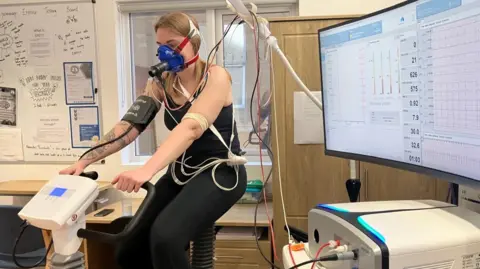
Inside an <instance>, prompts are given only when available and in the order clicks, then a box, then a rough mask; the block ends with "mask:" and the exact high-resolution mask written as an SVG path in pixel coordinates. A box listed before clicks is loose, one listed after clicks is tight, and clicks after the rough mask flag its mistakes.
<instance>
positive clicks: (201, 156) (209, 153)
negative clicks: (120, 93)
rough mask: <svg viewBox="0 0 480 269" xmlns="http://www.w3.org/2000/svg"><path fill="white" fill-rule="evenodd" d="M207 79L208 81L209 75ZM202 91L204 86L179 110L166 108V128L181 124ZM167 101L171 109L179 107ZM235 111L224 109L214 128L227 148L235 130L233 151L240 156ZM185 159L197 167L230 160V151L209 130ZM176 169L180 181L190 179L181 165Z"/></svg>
mask: <svg viewBox="0 0 480 269" xmlns="http://www.w3.org/2000/svg"><path fill="white" fill-rule="evenodd" d="M206 79H208V75H207V77H206ZM203 85H206V83H204V84H203ZM202 90H203V86H202V88H200V89H199V90H198V91H197V92H196V94H195V95H194V96H193V98H192V101H187V103H186V104H185V105H184V106H183V107H182V108H180V109H178V110H169V109H168V108H167V107H165V109H166V110H168V111H165V114H164V122H165V126H166V127H167V128H168V129H169V130H170V131H171V130H173V128H175V126H177V122H178V123H180V122H181V120H182V118H183V116H185V114H186V113H187V112H188V110H189V109H190V107H191V106H192V102H193V101H194V100H195V99H196V98H197V97H198V96H199V95H200V93H201V91H202ZM166 100H167V102H168V105H169V106H170V107H171V108H175V107H178V105H177V104H175V103H174V102H173V100H171V99H170V98H168V97H167V98H166ZM233 109H234V108H233V104H231V105H229V106H226V107H223V108H222V110H221V111H220V114H219V115H218V117H217V119H216V120H215V122H214V123H213V126H215V128H216V129H217V131H218V132H219V133H220V134H221V136H222V138H223V140H224V141H225V143H226V144H227V146H228V145H229V144H230V137H231V135H232V130H233V133H234V138H233V141H232V147H231V151H232V152H233V153H234V154H236V155H239V154H240V152H241V148H240V140H239V138H238V132H237V124H236V122H235V124H234V127H233V128H232V116H233ZM168 112H170V113H168ZM170 114H171V116H170ZM172 116H173V117H174V118H175V120H173V119H172ZM185 158H189V159H188V160H187V161H186V162H185V163H186V164H187V165H189V166H195V165H199V164H200V163H203V162H204V161H205V160H207V159H208V158H220V159H226V158H228V149H227V148H225V146H224V145H223V143H222V142H221V141H220V139H218V137H217V136H216V135H215V134H214V133H213V132H212V131H211V130H210V129H207V130H206V131H205V132H204V133H203V135H202V136H201V137H200V138H198V139H197V140H195V141H194V142H193V143H192V145H191V146H190V147H189V148H188V149H187V151H186V152H185ZM177 161H179V162H181V161H182V156H180V157H179V158H178V159H177ZM175 168H176V169H175V175H176V176H177V177H178V178H179V179H180V180H182V178H183V180H184V179H188V177H185V176H184V175H183V174H182V172H181V171H180V169H181V164H180V163H177V164H176V165H175ZM184 169H185V170H186V171H187V173H191V172H194V171H195V170H192V169H187V168H184ZM183 180H182V181H183Z"/></svg>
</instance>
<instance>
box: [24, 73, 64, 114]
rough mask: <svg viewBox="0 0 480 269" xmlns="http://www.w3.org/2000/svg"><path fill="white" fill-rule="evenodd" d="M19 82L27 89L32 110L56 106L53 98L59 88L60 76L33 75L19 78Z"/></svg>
mask: <svg viewBox="0 0 480 269" xmlns="http://www.w3.org/2000/svg"><path fill="white" fill-rule="evenodd" d="M19 81H20V84H22V86H24V87H26V88H27V89H28V92H29V94H30V99H31V100H32V103H33V107H34V108H42V107H56V106H58V103H57V102H55V100H54V96H55V93H56V92H57V90H58V88H59V86H60V82H61V81H62V76H54V75H35V76H28V77H25V78H23V77H21V78H20V79H19Z"/></svg>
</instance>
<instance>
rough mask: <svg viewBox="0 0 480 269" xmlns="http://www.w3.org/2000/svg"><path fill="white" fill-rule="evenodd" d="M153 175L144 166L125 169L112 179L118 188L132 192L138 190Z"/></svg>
mask: <svg viewBox="0 0 480 269" xmlns="http://www.w3.org/2000/svg"><path fill="white" fill-rule="evenodd" d="M151 178H152V175H151V174H150V173H148V172H147V171H146V170H145V169H143V168H138V169H135V170H131V171H125V172H123V173H121V174H120V175H118V176H116V177H115V179H114V180H113V181H112V184H113V185H115V184H117V186H116V188H117V189H118V190H120V191H126V192H128V193H131V192H132V191H135V192H138V191H139V190H140V188H141V187H142V185H143V183H145V182H147V181H149V180H150V179H151Z"/></svg>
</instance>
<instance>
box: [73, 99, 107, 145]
mask: <svg viewBox="0 0 480 269" xmlns="http://www.w3.org/2000/svg"><path fill="white" fill-rule="evenodd" d="M70 125H71V135H72V148H90V147H92V146H93V145H94V144H95V143H96V142H98V140H99V138H100V123H99V115H98V107H97V106H84V107H70Z"/></svg>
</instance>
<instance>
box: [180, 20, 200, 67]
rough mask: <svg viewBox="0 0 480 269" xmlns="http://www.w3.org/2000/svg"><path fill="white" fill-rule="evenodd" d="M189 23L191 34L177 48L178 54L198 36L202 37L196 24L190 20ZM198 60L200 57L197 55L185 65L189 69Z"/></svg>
mask: <svg viewBox="0 0 480 269" xmlns="http://www.w3.org/2000/svg"><path fill="white" fill-rule="evenodd" d="M188 23H189V24H190V32H189V33H188V35H187V36H186V37H185V38H184V39H183V41H182V43H180V45H178V46H177V47H176V48H175V52H177V53H180V52H181V51H182V50H183V48H184V47H185V46H186V45H187V44H188V42H190V40H191V39H192V38H193V37H195V36H196V35H198V36H200V33H199V32H198V29H197V27H195V24H194V23H193V22H192V20H191V19H190V18H188ZM198 58H199V55H198V53H197V55H195V57H193V58H192V59H190V60H189V61H188V62H186V63H185V66H184V67H185V68H187V67H188V66H190V65H191V64H193V63H195V62H196V61H197V60H198Z"/></svg>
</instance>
